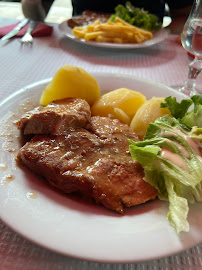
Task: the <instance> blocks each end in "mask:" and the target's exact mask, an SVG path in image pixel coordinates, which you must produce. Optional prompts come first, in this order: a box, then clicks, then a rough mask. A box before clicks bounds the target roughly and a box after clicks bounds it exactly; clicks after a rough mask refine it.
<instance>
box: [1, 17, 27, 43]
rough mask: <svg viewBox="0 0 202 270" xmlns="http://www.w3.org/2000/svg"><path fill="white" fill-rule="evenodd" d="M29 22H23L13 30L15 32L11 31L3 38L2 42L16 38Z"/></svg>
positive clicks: (25, 20)
mask: <svg viewBox="0 0 202 270" xmlns="http://www.w3.org/2000/svg"><path fill="white" fill-rule="evenodd" d="M28 22H29V19H24V20H22V21H21V22H20V23H19V24H18V25H16V26H15V27H14V28H13V30H11V31H10V32H9V33H8V34H6V35H5V36H3V37H2V38H1V40H8V39H9V38H12V37H14V36H15V35H16V34H17V33H18V32H19V31H20V29H22V28H23V27H24V26H25V25H26V24H28Z"/></svg>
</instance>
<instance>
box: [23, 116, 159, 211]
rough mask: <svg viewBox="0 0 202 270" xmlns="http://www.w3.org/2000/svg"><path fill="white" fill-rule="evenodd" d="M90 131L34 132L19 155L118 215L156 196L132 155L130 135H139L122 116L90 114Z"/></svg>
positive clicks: (67, 188)
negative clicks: (128, 139)
mask: <svg viewBox="0 0 202 270" xmlns="http://www.w3.org/2000/svg"><path fill="white" fill-rule="evenodd" d="M88 129H89V130H86V129H77V130H71V131H68V132H67V134H65V135H60V136H54V135H50V136H49V135H37V136H34V137H33V138H32V140H31V141H30V142H28V143H26V144H25V145H24V146H23V147H22V148H21V149H20V151H19V153H18V159H19V160H20V161H21V162H22V163H23V164H24V165H25V166H27V167H28V168H29V169H30V170H32V171H33V172H35V173H36V174H39V175H41V176H43V177H45V178H46V179H47V180H48V182H49V183H50V185H52V186H53V187H56V188H57V189H59V190H61V191H63V192H65V193H71V192H76V191H79V192H81V193H82V194H84V195H86V196H89V197H92V198H93V199H94V200H95V201H96V202H97V203H98V204H102V205H104V206H105V207H106V208H109V209H112V210H115V211H116V212H119V213H123V207H124V206H127V207H130V206H133V205H137V204H141V203H144V202H146V201H148V200H151V199H154V198H155V197H156V195H157V191H156V190H155V189H154V188H153V187H151V186H150V185H149V184H148V183H146V182H145V181H144V180H143V177H144V172H143V169H142V167H141V166H140V165H139V163H137V162H135V161H133V160H132V158H131V156H130V153H129V147H128V146H129V144H128V141H127V138H130V139H132V140H137V139H138V138H137V136H136V135H135V133H134V132H132V131H131V130H130V129H129V127H128V126H127V125H124V124H122V123H120V122H119V121H118V120H111V119H109V118H107V117H99V116H95V117H92V118H91V124H90V127H89V128H88Z"/></svg>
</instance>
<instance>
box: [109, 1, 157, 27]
mask: <svg viewBox="0 0 202 270" xmlns="http://www.w3.org/2000/svg"><path fill="white" fill-rule="evenodd" d="M116 16H118V17H119V18H121V19H122V20H124V21H126V22H128V23H129V24H131V25H134V26H137V27H140V28H143V29H145V30H148V31H153V30H159V29H161V28H162V23H161V22H159V19H158V17H157V16H156V15H154V14H151V13H149V12H148V11H146V10H144V9H143V8H136V7H134V6H133V5H132V4H131V3H130V2H129V1H126V3H125V6H124V5H121V4H119V5H117V6H116V7H115V13H114V14H112V16H111V17H110V20H111V21H114V19H115V17H116Z"/></svg>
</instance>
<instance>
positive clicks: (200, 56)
mask: <svg viewBox="0 0 202 270" xmlns="http://www.w3.org/2000/svg"><path fill="white" fill-rule="evenodd" d="M181 42H182V46H183V47H184V49H185V50H186V51H188V52H189V53H191V54H192V55H194V57H195V58H194V60H193V61H192V62H191V63H190V64H189V72H188V78H187V80H186V81H185V83H184V86H183V87H181V88H180V89H179V91H180V92H183V93H185V94H187V95H189V96H193V95H195V94H197V91H196V89H195V85H196V78H197V76H198V75H199V73H200V72H201V70H202V0H194V3H193V6H192V9H191V12H190V14H189V17H188V19H187V21H186V23H185V25H184V28H183V31H182V34H181Z"/></svg>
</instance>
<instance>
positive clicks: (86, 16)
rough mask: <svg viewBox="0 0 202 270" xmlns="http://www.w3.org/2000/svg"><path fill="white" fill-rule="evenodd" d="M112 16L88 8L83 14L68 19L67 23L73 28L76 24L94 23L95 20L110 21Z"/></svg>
mask: <svg viewBox="0 0 202 270" xmlns="http://www.w3.org/2000/svg"><path fill="white" fill-rule="evenodd" d="M109 18H110V14H107V13H106V14H103V13H98V12H94V11H91V10H86V11H84V12H83V13H82V15H81V16H77V17H73V18H71V19H69V20H68V21H67V25H68V26H69V27H71V28H74V27H75V26H85V25H89V24H92V23H93V22H94V21H96V20H99V21H100V23H104V22H106V21H108V19H109Z"/></svg>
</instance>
